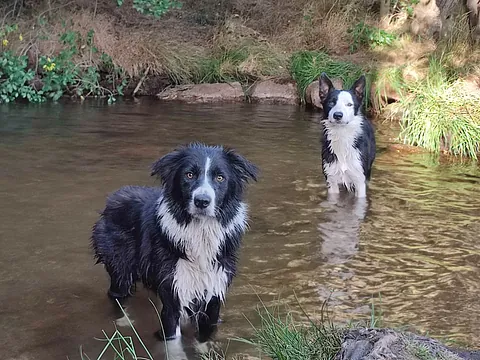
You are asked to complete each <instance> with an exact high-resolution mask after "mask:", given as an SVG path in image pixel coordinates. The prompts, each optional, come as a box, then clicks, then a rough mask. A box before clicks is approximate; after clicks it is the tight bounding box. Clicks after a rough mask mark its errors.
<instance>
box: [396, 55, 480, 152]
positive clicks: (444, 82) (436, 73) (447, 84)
mask: <svg viewBox="0 0 480 360" xmlns="http://www.w3.org/2000/svg"><path fill="white" fill-rule="evenodd" d="M407 90H408V95H406V96H404V97H403V98H402V100H401V106H402V109H403V119H402V122H401V125H402V131H401V134H400V137H401V138H402V139H403V141H404V142H405V143H407V144H409V145H417V146H421V147H423V148H426V149H428V150H429V151H432V152H434V153H440V152H441V151H444V152H447V153H451V154H453V155H457V156H461V157H471V158H473V159H477V157H478V153H479V151H480V107H479V106H478V104H480V93H479V92H476V91H467V90H466V88H465V84H464V83H463V82H462V81H461V80H459V79H458V78H457V77H456V76H455V75H454V74H453V75H450V74H448V72H447V71H446V68H445V67H444V65H443V64H442V63H441V62H440V61H438V59H436V58H433V57H432V58H431V59H430V64H429V71H428V74H427V77H426V78H425V79H423V80H421V81H417V82H415V83H413V84H409V85H408V88H407Z"/></svg>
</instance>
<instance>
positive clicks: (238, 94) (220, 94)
mask: <svg viewBox="0 0 480 360" xmlns="http://www.w3.org/2000/svg"><path fill="white" fill-rule="evenodd" d="M157 97H158V98H159V99H160V100H177V101H183V102H188V103H210V102H241V101H244V100H245V94H244V92H243V89H242V85H240V83H238V82H234V83H229V84H197V85H181V86H176V87H173V88H168V89H165V90H164V91H162V92H161V93H159V94H158V95H157Z"/></svg>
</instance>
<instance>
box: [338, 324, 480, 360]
mask: <svg viewBox="0 0 480 360" xmlns="http://www.w3.org/2000/svg"><path fill="white" fill-rule="evenodd" d="M477 356H479V352H478V351H468V350H459V349H452V348H449V347H447V346H445V345H443V344H442V343H440V342H438V341H436V340H434V339H430V338H427V337H424V336H419V335H416V334H413V333H409V332H399V331H395V330H392V329H365V328H359V329H352V330H348V331H346V332H345V334H344V337H343V341H342V345H341V350H340V351H339V352H338V353H337V355H336V357H335V359H336V360H347V359H348V360H383V359H385V360H387V359H405V360H417V359H418V360H421V359H426V358H428V359H445V360H461V359H478V357H477Z"/></svg>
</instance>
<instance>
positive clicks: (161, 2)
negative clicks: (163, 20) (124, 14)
mask: <svg viewBox="0 0 480 360" xmlns="http://www.w3.org/2000/svg"><path fill="white" fill-rule="evenodd" d="M123 3H124V0H117V5H118V6H122V5H123ZM181 7H182V3H180V2H178V1H175V0H133V8H134V9H135V10H137V11H138V12H139V13H141V14H143V15H150V16H154V17H156V18H159V17H161V16H163V15H165V14H166V13H167V12H168V11H169V10H171V9H180V8H181Z"/></svg>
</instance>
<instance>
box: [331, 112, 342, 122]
mask: <svg viewBox="0 0 480 360" xmlns="http://www.w3.org/2000/svg"><path fill="white" fill-rule="evenodd" d="M342 117H343V113H342V112H340V111H335V112H334V113H333V118H334V119H335V120H342Z"/></svg>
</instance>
